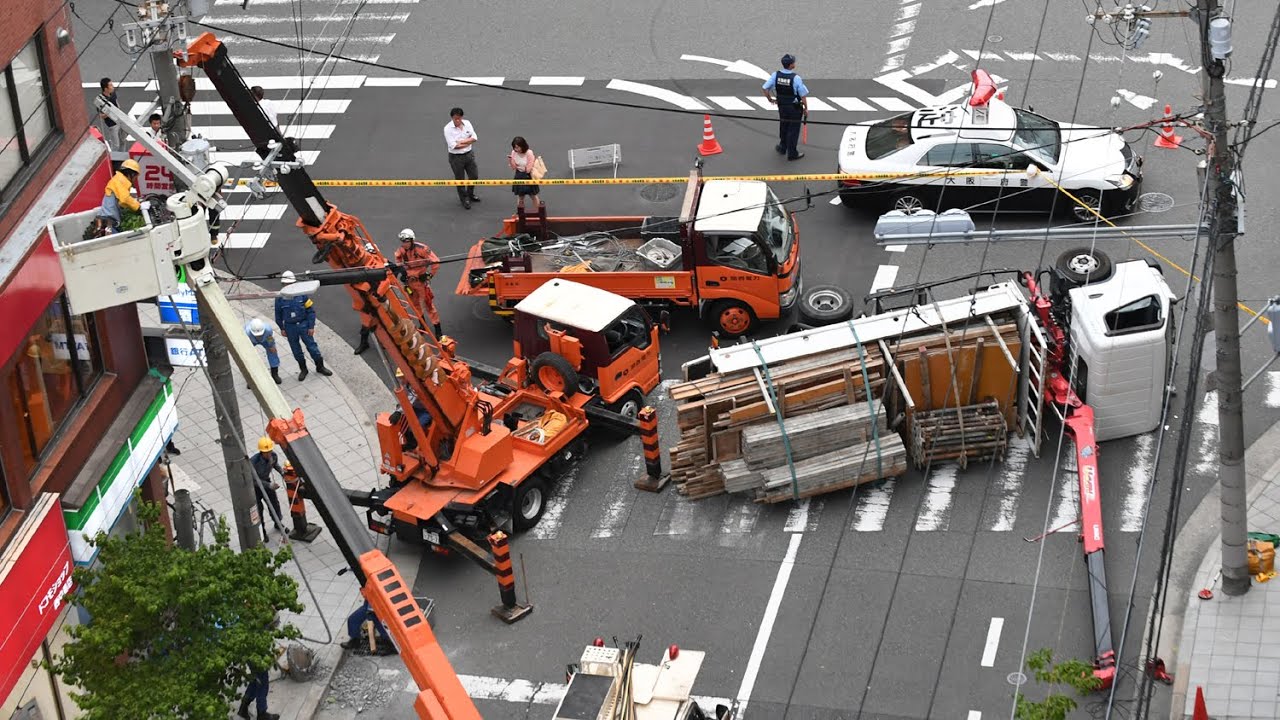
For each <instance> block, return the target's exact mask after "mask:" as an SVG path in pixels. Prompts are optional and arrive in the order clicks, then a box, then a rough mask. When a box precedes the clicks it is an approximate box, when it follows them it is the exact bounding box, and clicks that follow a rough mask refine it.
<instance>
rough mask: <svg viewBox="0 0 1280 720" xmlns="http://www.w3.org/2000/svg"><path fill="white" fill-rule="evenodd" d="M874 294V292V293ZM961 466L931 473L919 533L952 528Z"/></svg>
mask: <svg viewBox="0 0 1280 720" xmlns="http://www.w3.org/2000/svg"><path fill="white" fill-rule="evenodd" d="M872 292H874V291H872ZM959 470H960V466H959V465H956V464H955V463H946V464H945V465H939V466H938V467H935V468H933V471H932V472H930V473H929V488H928V489H927V490H926V491H925V496H924V505H923V506H921V508H920V514H919V515H917V516H916V530H917V531H919V532H934V531H943V532H945V531H946V530H947V528H948V527H950V526H951V501H952V500H953V499H954V497H955V492H956V473H957V472H959Z"/></svg>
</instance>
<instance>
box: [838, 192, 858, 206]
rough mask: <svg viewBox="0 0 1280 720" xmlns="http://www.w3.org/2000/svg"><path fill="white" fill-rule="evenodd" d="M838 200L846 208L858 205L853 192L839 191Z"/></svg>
mask: <svg viewBox="0 0 1280 720" xmlns="http://www.w3.org/2000/svg"><path fill="white" fill-rule="evenodd" d="M840 202H841V204H843V205H844V206H845V207H847V208H855V209H856V208H857V207H858V198H857V196H855V195H854V194H853V193H847V192H842V193H840Z"/></svg>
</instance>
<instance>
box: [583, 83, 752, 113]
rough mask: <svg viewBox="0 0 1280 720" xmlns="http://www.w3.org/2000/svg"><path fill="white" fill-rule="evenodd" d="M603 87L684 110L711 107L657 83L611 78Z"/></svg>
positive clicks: (707, 108) (708, 108)
mask: <svg viewBox="0 0 1280 720" xmlns="http://www.w3.org/2000/svg"><path fill="white" fill-rule="evenodd" d="M605 88H606V89H608V90H620V91H622V92H629V93H635V94H637V95H644V96H645V97H651V98H653V99H655V100H662V101H663V102H668V103H671V104H672V105H675V106H676V107H678V108H682V109H684V110H710V109H711V108H710V107H708V106H706V105H704V104H703V103H702V101H701V100H699V99H697V98H694V97H690V96H688V95H682V94H680V93H678V92H676V91H674V90H668V89H666V88H661V87H658V86H657V85H648V84H646V83H638V82H632V81H630V80H618V79H616V78H615V79H613V80H610V81H609V84H608V85H605ZM761 99H762V100H763V99H764V98H761Z"/></svg>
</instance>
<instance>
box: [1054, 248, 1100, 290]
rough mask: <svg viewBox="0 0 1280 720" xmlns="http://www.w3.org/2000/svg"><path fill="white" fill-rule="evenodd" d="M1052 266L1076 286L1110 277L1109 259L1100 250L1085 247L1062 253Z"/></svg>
mask: <svg viewBox="0 0 1280 720" xmlns="http://www.w3.org/2000/svg"><path fill="white" fill-rule="evenodd" d="M1054 265H1055V267H1056V268H1057V270H1058V272H1059V273H1060V274H1061V275H1062V276H1063V277H1065V278H1066V279H1067V280H1069V281H1071V282H1072V283H1075V284H1076V285H1084V284H1085V283H1099V282H1102V281H1103V280H1106V279H1107V278H1109V277H1111V258H1109V257H1107V254H1106V253H1104V252H1102V251H1101V250H1090V249H1089V248H1087V247H1081V248H1075V249H1074V250H1068V251H1066V252H1064V253H1062V254H1061V255H1059V256H1058V261H1057V262H1056V263H1054Z"/></svg>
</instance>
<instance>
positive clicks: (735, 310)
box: [706, 300, 756, 338]
mask: <svg viewBox="0 0 1280 720" xmlns="http://www.w3.org/2000/svg"><path fill="white" fill-rule="evenodd" d="M706 321H707V323H708V324H710V325H711V329H713V330H716V331H718V332H719V333H720V335H722V336H723V337H726V338H736V337H742V336H743V335H746V334H747V333H749V332H751V330H752V328H754V327H755V325H756V314H755V313H754V312H752V311H751V306H750V305H747V304H746V303H744V302H742V301H741V300H717V301H716V302H713V303H711V305H710V307H708V308H707V314H706Z"/></svg>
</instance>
